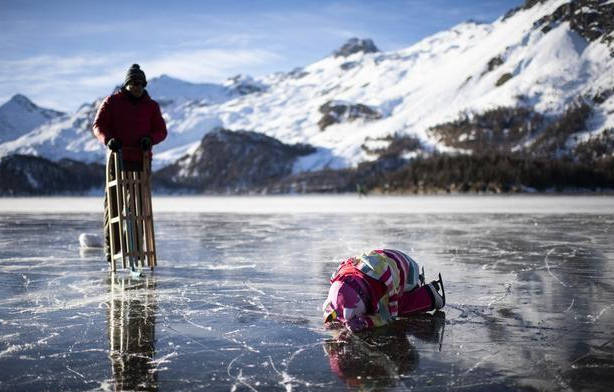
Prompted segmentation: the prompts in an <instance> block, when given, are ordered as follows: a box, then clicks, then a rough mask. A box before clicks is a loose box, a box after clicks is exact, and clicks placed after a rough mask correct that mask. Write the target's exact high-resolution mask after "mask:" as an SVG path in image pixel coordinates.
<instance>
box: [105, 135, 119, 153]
mask: <svg viewBox="0 0 614 392" xmlns="http://www.w3.org/2000/svg"><path fill="white" fill-rule="evenodd" d="M107 147H109V149H110V150H111V151H113V152H118V151H119V150H120V149H121V148H122V142H121V140H119V139H116V138H114V137H112V138H111V139H109V140H108V141H107Z"/></svg>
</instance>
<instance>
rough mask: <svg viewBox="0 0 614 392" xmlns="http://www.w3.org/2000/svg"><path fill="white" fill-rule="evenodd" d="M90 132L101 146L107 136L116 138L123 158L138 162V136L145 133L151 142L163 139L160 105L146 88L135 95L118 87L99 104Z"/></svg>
mask: <svg viewBox="0 0 614 392" xmlns="http://www.w3.org/2000/svg"><path fill="white" fill-rule="evenodd" d="M94 135H95V136H96V137H97V138H98V140H100V141H101V142H102V143H104V144H105V145H106V144H107V142H108V141H109V139H111V138H117V139H119V140H120V141H121V143H122V155H123V158H124V161H130V162H142V160H143V151H142V149H141V145H140V140H141V138H142V137H144V136H149V137H151V141H152V143H153V144H158V143H160V142H161V141H162V140H164V139H165V138H166V123H165V122H164V119H163V118H162V113H160V106H158V103H157V102H156V101H154V100H153V99H151V98H150V97H149V94H147V91H144V92H143V95H142V96H141V97H140V98H135V97H133V96H132V95H131V94H130V93H129V92H128V91H125V90H123V89H122V90H120V91H119V92H117V93H115V94H113V95H111V96H109V97H107V98H106V99H105V100H104V101H103V102H102V105H100V108H99V109H98V113H96V119H95V120H94Z"/></svg>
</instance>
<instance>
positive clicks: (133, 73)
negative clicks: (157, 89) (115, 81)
mask: <svg viewBox="0 0 614 392" xmlns="http://www.w3.org/2000/svg"><path fill="white" fill-rule="evenodd" d="M134 81H138V82H141V83H143V86H147V79H146V78H145V72H143V71H142V70H141V67H140V66H139V65H138V64H132V67H130V69H129V70H128V72H126V79H125V80H124V86H125V85H127V84H128V83H130V82H134Z"/></svg>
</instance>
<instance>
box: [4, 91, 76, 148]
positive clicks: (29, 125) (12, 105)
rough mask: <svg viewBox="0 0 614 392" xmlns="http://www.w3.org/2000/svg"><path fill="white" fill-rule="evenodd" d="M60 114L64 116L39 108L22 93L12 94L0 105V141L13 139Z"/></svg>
mask: <svg viewBox="0 0 614 392" xmlns="http://www.w3.org/2000/svg"><path fill="white" fill-rule="evenodd" d="M62 116H64V113H62V112H58V111H56V110H51V109H45V108H41V107H39V106H36V105H35V104H34V103H33V102H32V101H30V100H29V99H28V98H27V97H25V96H23V95H20V94H17V95H14V96H13V97H12V98H11V99H9V100H8V101H7V102H6V103H5V104H4V105H2V106H0V143H5V142H8V141H11V140H15V139H17V138H18V137H20V136H22V135H25V134H26V133H28V132H30V131H31V130H33V129H34V128H36V127H38V126H40V125H42V124H44V123H47V122H49V121H51V120H54V119H56V118H58V117H62Z"/></svg>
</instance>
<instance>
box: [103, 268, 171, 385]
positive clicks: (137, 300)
mask: <svg viewBox="0 0 614 392" xmlns="http://www.w3.org/2000/svg"><path fill="white" fill-rule="evenodd" d="M109 286H110V294H111V295H110V299H109V304H108V313H107V315H108V326H109V327H108V330H109V342H110V353H109V357H110V359H111V367H112V369H113V379H114V381H115V389H117V390H136V389H138V390H141V391H156V390H158V387H157V372H158V370H159V366H160V365H161V364H162V361H160V360H157V361H155V360H154V356H155V353H156V347H155V341H156V340H155V339H156V312H157V304H156V295H155V289H156V281H155V277H150V276H145V277H142V278H139V279H135V280H133V279H130V278H127V277H123V276H121V275H119V276H111V277H110V278H109Z"/></svg>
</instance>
